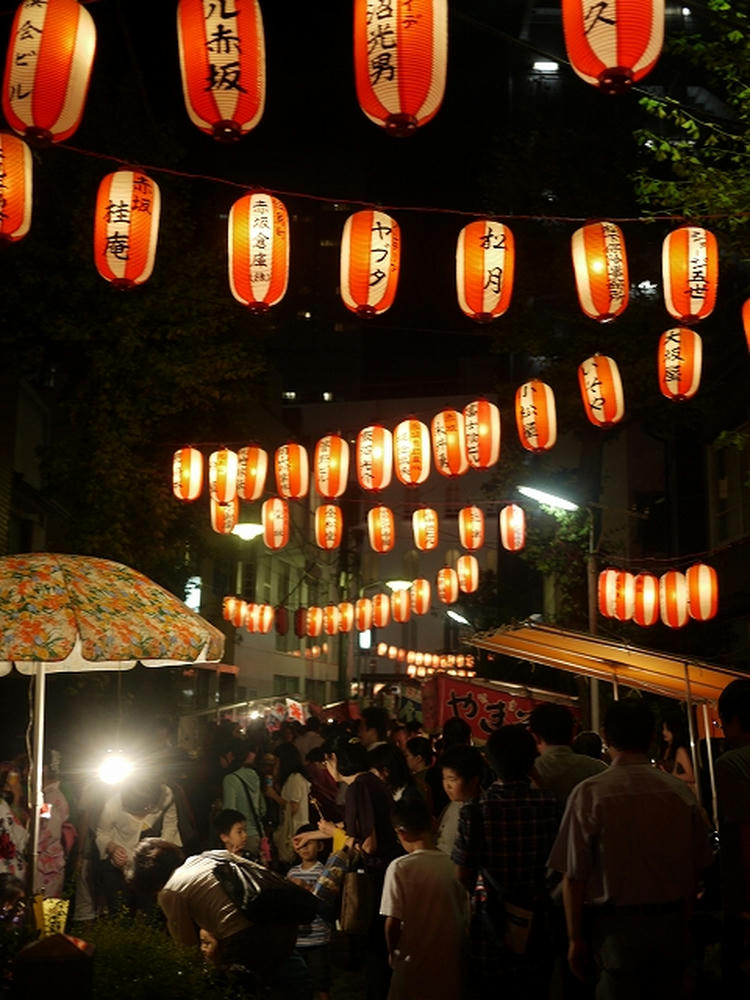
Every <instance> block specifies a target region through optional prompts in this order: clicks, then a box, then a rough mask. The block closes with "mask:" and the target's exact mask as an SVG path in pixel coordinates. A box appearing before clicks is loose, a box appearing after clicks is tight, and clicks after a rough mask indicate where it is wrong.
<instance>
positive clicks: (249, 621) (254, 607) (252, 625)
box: [245, 603, 260, 632]
mask: <svg viewBox="0 0 750 1000" xmlns="http://www.w3.org/2000/svg"><path fill="white" fill-rule="evenodd" d="M259 608H260V605H259V604H252V603H251V604H248V606H247V613H246V614H245V628H246V629H247V631H248V632H257V631H258V609H259Z"/></svg>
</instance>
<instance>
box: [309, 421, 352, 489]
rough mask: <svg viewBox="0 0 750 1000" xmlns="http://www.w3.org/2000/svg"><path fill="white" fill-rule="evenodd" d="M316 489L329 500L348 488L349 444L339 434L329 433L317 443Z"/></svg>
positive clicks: (315, 464) (315, 461) (315, 462)
mask: <svg viewBox="0 0 750 1000" xmlns="http://www.w3.org/2000/svg"><path fill="white" fill-rule="evenodd" d="M313 464H314V466H315V489H316V490H317V491H318V493H320V495H321V496H322V497H325V498H326V499H327V500H335V499H336V497H340V496H341V495H342V494H343V493H344V491H345V490H346V486H347V482H348V480H349V444H348V442H347V441H345V440H344V438H342V437H339V436H338V435H337V434H327V435H326V436H325V437H322V438H321V439H320V440H319V441H318V443H317V444H316V445H315V459H314V463H313Z"/></svg>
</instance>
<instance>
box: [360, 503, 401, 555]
mask: <svg viewBox="0 0 750 1000" xmlns="http://www.w3.org/2000/svg"><path fill="white" fill-rule="evenodd" d="M367 533H368V535H369V538H370V545H371V547H372V548H373V549H374V551H375V552H390V551H391V549H392V548H393V544H394V542H395V540H396V525H395V522H394V519H393V511H392V510H391V508H390V507H384V506H382V505H381V506H379V507H373V508H372V509H371V510H369V511H368V512H367Z"/></svg>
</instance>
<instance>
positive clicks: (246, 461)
mask: <svg viewBox="0 0 750 1000" xmlns="http://www.w3.org/2000/svg"><path fill="white" fill-rule="evenodd" d="M267 474H268V452H267V451H264V450H263V448H256V447H255V445H248V446H247V447H246V448H240V450H239V451H238V452H237V495H238V496H239V498H240V500H260V498H261V497H262V496H263V490H264V489H265V488H266V476H267Z"/></svg>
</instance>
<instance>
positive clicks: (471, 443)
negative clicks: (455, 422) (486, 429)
mask: <svg viewBox="0 0 750 1000" xmlns="http://www.w3.org/2000/svg"><path fill="white" fill-rule="evenodd" d="M464 425H465V430H466V454H467V456H468V458H469V461H470V462H471V464H472V465H476V464H477V462H478V461H479V458H480V454H481V453H480V450H479V404H478V403H469V405H468V406H467V407H466V409H465V410H464Z"/></svg>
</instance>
